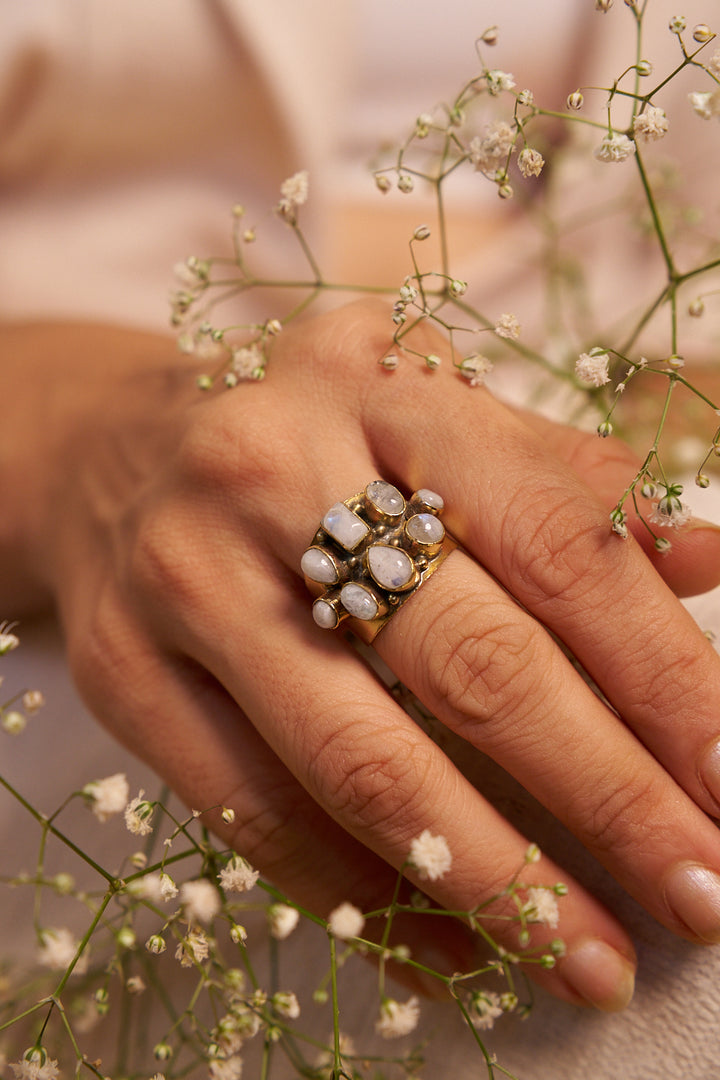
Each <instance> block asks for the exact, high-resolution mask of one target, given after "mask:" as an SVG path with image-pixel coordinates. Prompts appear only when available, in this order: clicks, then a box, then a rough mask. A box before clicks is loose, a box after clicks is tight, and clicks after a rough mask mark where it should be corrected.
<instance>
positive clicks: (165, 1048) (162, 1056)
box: [153, 1039, 173, 1075]
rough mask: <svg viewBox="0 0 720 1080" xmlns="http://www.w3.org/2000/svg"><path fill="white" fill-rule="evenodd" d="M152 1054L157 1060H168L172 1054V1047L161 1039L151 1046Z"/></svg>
mask: <svg viewBox="0 0 720 1080" xmlns="http://www.w3.org/2000/svg"><path fill="white" fill-rule="evenodd" d="M153 1055H154V1057H155V1059H156V1060H157V1061H169V1060H170V1058H171V1057H172V1056H173V1048H172V1046H171V1045H170V1043H168V1042H165V1040H164V1039H163V1041H162V1042H159V1043H157V1044H156V1045H155V1046H154V1047H153ZM161 1075H162V1074H161Z"/></svg>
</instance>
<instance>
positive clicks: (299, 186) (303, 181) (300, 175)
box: [277, 169, 308, 220]
mask: <svg viewBox="0 0 720 1080" xmlns="http://www.w3.org/2000/svg"><path fill="white" fill-rule="evenodd" d="M280 196H281V197H280V202H279V203H278V205H277V212H278V214H279V215H280V217H284V218H286V219H288V220H294V218H295V212H296V210H297V209H298V207H299V206H303V205H304V204H305V203H306V202H307V197H308V174H307V171H306V170H305V169H303V170H301V171H300V172H296V173H294V174H293V175H292V176H290V177H288V179H287V180H284V181H283V183H282V184H281V185H280Z"/></svg>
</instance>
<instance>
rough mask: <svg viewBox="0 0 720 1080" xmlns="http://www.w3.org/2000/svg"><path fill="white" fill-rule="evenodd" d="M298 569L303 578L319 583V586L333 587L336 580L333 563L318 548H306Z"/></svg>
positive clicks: (335, 569)
mask: <svg viewBox="0 0 720 1080" xmlns="http://www.w3.org/2000/svg"><path fill="white" fill-rule="evenodd" d="M300 569H301V570H302V572H303V574H304V575H305V577H309V578H310V580H311V581H319V582H320V584H321V585H334V583H335V582H336V581H337V579H338V572H337V568H336V566H335V563H334V562H333V561H332V559H331V558H330V557H329V555H326V553H325V552H324V551H323V550H322V548H319V547H311V548H308V549H307V551H306V552H305V554H304V555H303V557H302V559H301V560H300Z"/></svg>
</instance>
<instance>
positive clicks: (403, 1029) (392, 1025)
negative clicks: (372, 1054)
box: [375, 997, 420, 1039]
mask: <svg viewBox="0 0 720 1080" xmlns="http://www.w3.org/2000/svg"><path fill="white" fill-rule="evenodd" d="M419 1017H420V1005H419V1002H418V999H417V998H416V997H411V998H408V1000H407V1001H405V1002H400V1001H396V1000H395V999H394V998H385V1000H384V1001H383V1003H382V1004H381V1006H380V1016H379V1017H378V1019H377V1021H376V1022H375V1030H376V1031H377V1033H378V1035H381V1036H382V1037H383V1039H399V1038H402V1036H403V1035H409V1034H410V1032H411V1031H414V1030H415V1028H416V1027H417V1022H418V1019H419Z"/></svg>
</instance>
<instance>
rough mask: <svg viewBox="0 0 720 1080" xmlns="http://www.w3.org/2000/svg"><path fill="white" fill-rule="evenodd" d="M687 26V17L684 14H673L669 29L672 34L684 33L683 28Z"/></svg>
mask: <svg viewBox="0 0 720 1080" xmlns="http://www.w3.org/2000/svg"><path fill="white" fill-rule="evenodd" d="M686 26H687V19H686V18H685V16H684V15H673V17H672V19H671V20H670V23H669V29H670V33H671V34H682V32H683V30H684V29H685V27H686Z"/></svg>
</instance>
